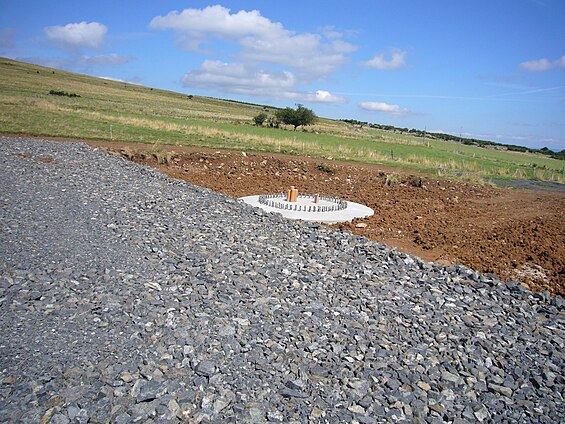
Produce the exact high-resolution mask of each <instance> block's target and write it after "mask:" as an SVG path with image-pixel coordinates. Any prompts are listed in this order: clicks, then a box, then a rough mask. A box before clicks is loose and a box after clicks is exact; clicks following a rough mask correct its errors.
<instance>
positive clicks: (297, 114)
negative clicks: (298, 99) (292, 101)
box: [275, 104, 317, 131]
mask: <svg viewBox="0 0 565 424" xmlns="http://www.w3.org/2000/svg"><path fill="white" fill-rule="evenodd" d="M275 117H276V118H277V119H278V120H279V121H280V122H282V123H283V124H286V125H292V126H293V127H294V131H296V128H297V127H299V126H303V127H304V126H306V125H311V124H313V123H314V122H315V121H316V118H317V116H316V114H315V113H314V112H313V111H312V110H311V109H308V108H306V107H304V106H303V105H301V104H298V105H296V109H292V108H290V107H285V108H284V109H279V110H277V111H276V112H275Z"/></svg>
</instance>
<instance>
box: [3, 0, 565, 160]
mask: <svg viewBox="0 0 565 424" xmlns="http://www.w3.org/2000/svg"><path fill="white" fill-rule="evenodd" d="M0 55H1V56H5V57H10V58H14V59H18V60H23V61H27V62H32V63H37V64H42V65H46V66H53V67H57V68H62V69H67V70H71V71H75V72H79V73H85V74H89V75H94V76H101V77H108V78H114V79H119V80H124V81H130V82H135V83H139V84H143V85H147V86H151V87H158V88H164V89H169V90H173V91H180V92H185V93H191V94H196V95H206V96H213V97H219V98H230V99H236V100H242V101H250V102H254V103H261V104H270V105H273V106H294V105H295V104H296V103H303V104H305V105H306V106H307V107H310V108H312V109H313V110H314V111H315V112H316V113H317V114H318V115H320V116H325V117H330V118H338V119H342V118H343V119H346V118H349V119H359V120H362V121H369V122H375V123H382V124H388V125H395V126H399V127H407V128H417V129H427V130H428V131H442V132H447V133H451V134H457V135H458V134H459V133H460V132H461V133H462V134H463V136H468V137H475V138H482V139H487V140H493V141H499V142H504V143H511V144H520V145H526V146H530V147H543V146H547V147H549V148H552V149H554V150H561V149H564V148H565V0H461V1H457V0H430V1H416V0H414V1H404V0H373V1H355V0H350V1H348V2H345V1H343V0H341V1H334V0H325V1H304V0H302V1H296V0H287V1H284V2H280V1H222V2H204V1H150V0H137V1H127V0H124V1H120V2H116V1H107V0H99V1H96V2H94V1H79V0H71V1H67V0H56V1H47V0H43V1H21V0H16V1H14V0H0Z"/></svg>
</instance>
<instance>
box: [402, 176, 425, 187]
mask: <svg viewBox="0 0 565 424" xmlns="http://www.w3.org/2000/svg"><path fill="white" fill-rule="evenodd" d="M406 183H407V184H409V185H411V186H412V187H418V188H422V187H423V186H424V181H423V180H422V177H419V176H417V175H408V177H406Z"/></svg>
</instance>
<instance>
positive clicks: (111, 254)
mask: <svg viewBox="0 0 565 424" xmlns="http://www.w3.org/2000/svg"><path fill="white" fill-rule="evenodd" d="M0 160H1V162H2V163H1V165H0V185H1V187H2V191H1V192H0V205H1V206H0V208H1V209H0V219H1V227H0V422H18V421H19V422H25V423H31V422H42V423H46V422H51V423H57V424H60V423H70V422H72V423H86V422H115V423H130V422H141V423H145V422H177V421H190V422H195V423H198V422H241V423H245V422H253V423H255V422H358V423H378V422H396V421H398V422H401V421H408V422H433V423H436V422H437V423H439V422H454V423H464V422H477V421H479V422H481V421H482V422H493V421H496V422H501V421H518V422H559V421H563V420H564V419H565V404H564V402H563V393H564V392H565V384H564V382H565V381H564V376H563V366H564V352H565V348H564V340H565V332H564V328H565V325H564V312H563V300H562V299H561V298H559V297H558V298H550V297H549V295H548V294H543V293H541V294H532V293H531V292H529V291H527V290H525V289H523V288H522V287H521V286H520V285H517V284H512V283H511V284H508V285H505V284H502V283H501V282H500V281H499V280H498V279H497V278H496V277H495V276H493V275H481V274H478V273H477V272H474V271H472V270H470V269H468V268H465V267H462V266H454V267H448V268H444V267H440V266H436V265H433V264H429V263H426V262H423V261H421V260H419V259H418V258H415V257H413V256H409V255H406V254H402V253H400V252H398V251H397V250H395V249H391V248H389V247H387V246H385V245H382V244H376V243H374V242H371V241H368V240H366V239H364V238H360V237H355V236H352V235H351V234H350V233H347V232H345V233H344V232H337V231H333V230H331V229H328V228H325V227H322V226H319V225H315V224H305V223H299V222H293V221H288V220H285V219H284V218H282V217H281V216H279V215H269V214H266V213H264V212H262V211H260V210H259V209H254V208H251V207H249V206H246V205H245V204H243V203H241V202H240V201H237V200H235V199H232V198H229V197H227V196H223V195H219V194H216V193H214V192H212V191H210V190H206V189H202V188H199V187H195V186H192V185H189V184H186V183H184V182H181V181H176V180H173V179H170V178H168V177H166V176H164V175H162V174H161V173H159V172H158V171H156V170H152V169H149V168H146V167H143V166H139V165H137V164H134V163H130V162H127V161H125V160H123V159H121V158H118V157H114V156H112V155H110V154H107V153H105V152H102V151H99V150H95V149H91V148H89V147H87V146H85V145H83V144H78V143H53V142H49V141H38V140H26V139H16V138H8V137H1V138H0ZM377 213H378V211H377Z"/></svg>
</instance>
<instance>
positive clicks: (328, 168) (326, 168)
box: [317, 163, 335, 174]
mask: <svg viewBox="0 0 565 424" xmlns="http://www.w3.org/2000/svg"><path fill="white" fill-rule="evenodd" d="M317 168H318V169H319V170H320V171H322V172H327V173H328V174H333V173H334V172H335V169H334V168H332V167H331V166H329V165H326V164H325V163H321V164H319V165H318V167H317Z"/></svg>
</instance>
